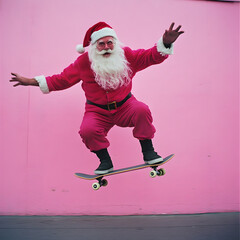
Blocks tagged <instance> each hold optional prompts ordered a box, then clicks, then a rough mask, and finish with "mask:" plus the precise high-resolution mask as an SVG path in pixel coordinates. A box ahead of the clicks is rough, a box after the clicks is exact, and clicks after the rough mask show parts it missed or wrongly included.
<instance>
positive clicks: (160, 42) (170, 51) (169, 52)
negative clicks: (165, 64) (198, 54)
mask: <svg viewBox="0 0 240 240" xmlns="http://www.w3.org/2000/svg"><path fill="white" fill-rule="evenodd" d="M157 50H158V52H160V54H161V55H163V56H165V55H172V54H173V44H171V47H170V48H166V47H165V46H164V44H163V40H162V37H161V38H160V39H159V40H158V42H157Z"/></svg>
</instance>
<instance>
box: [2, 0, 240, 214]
mask: <svg viewBox="0 0 240 240" xmlns="http://www.w3.org/2000/svg"><path fill="white" fill-rule="evenodd" d="M100 20H104V21H106V22H108V23H109V24H110V25H112V26H113V27H114V29H115V30H116V32H117V34H118V36H119V38H120V40H121V41H122V42H124V43H125V44H126V45H128V46H130V47H132V48H148V47H151V46H152V45H153V44H154V43H155V42H156V41H157V40H158V39H159V38H160V37H161V35H162V33H163V32H164V30H165V28H167V27H168V26H169V25H170V24H171V22H172V21H175V22H176V23H177V24H182V25H183V29H184V30H185V34H184V35H182V36H181V37H180V39H179V40H178V41H177V42H176V44H175V51H174V55H173V56H171V57H170V58H169V59H168V60H167V61H166V62H165V63H163V64H161V65H159V66H154V67H151V68H149V69H146V70H145V71H143V72H141V73H139V74H138V75H137V76H136V77H135V81H134V91H133V92H134V94H135V96H137V97H138V99H140V100H142V101H144V102H146V103H147V104H148V105H149V106H150V108H151V111H152V113H153V116H154V124H155V126H156V128H157V130H158V131H157V133H156V136H155V139H154V143H155V148H156V149H157V150H158V152H159V153H160V154H161V155H163V156H166V155H168V154H171V153H175V154H176V156H175V158H174V159H173V160H172V161H171V162H169V163H168V164H167V165H166V170H167V174H166V176H165V177H163V178H156V179H151V178H150V177H149V176H148V170H142V171H137V172H132V173H128V174H127V173H126V174H122V175H116V176H113V177H109V179H108V180H109V186H108V187H107V188H102V189H100V190H99V191H97V192H96V191H93V190H92V189H91V184H92V182H91V181H85V180H81V179H78V178H76V177H75V176H74V172H77V171H80V172H92V171H93V170H94V169H95V168H96V166H97V164H98V161H97V159H96V158H95V156H94V155H93V154H92V153H90V152H89V151H88V150H87V149H86V148H85V146H84V145H83V143H82V142H81V139H80V137H79V136H78V129H79V126H80V123H81V119H82V116H83V113H84V102H85V99H84V94H83V91H82V90H81V87H80V85H76V86H74V87H72V88H70V89H68V90H65V91H62V92H57V93H56V92H55V93H51V94H49V95H43V94H42V93H41V92H40V90H39V89H38V88H37V87H32V88H28V87H19V88H13V87H12V84H10V83H9V82H8V80H9V79H10V72H17V73H20V74H22V75H24V76H29V77H30V76H36V75H41V74H45V75H50V74H54V73H59V72H60V71H61V70H62V69H63V68H64V67H66V66H67V65H68V64H70V63H71V62H73V61H74V60H75V59H76V57H77V56H78V54H77V53H76V52H75V45H76V44H78V43H82V40H83V37H84V34H85V32H86V30H87V29H88V27H90V26H91V25H93V24H95V23H96V22H97V21H100ZM0 31H1V33H0V35H1V37H0V51H1V52H0V79H1V80H0V81H1V87H0V160H1V161H0V214H20V215H22V214H162V213H200V212H225V211H226V212H228V211H239V198H238V197H239V185H238V182H239V155H238V154H239V138H238V137H239V136H238V134H239V125H238V124H239V115H238V113H239V101H238V100H239V99H238V97H239V4H231V3H214V2H208V1H190V0H188V1H187V0H186V1H184V0H182V1H174V0H171V1H169V0H168V1H167V0H158V1H157V0H148V1H137V0H122V1H113V0H111V1H110V0H102V1H96V0H92V1H91V4H90V3H88V2H87V1H79V0H67V1H65V0H62V1H58V0H35V1H29V0H21V1H20V0H2V1H1V3H0ZM109 139H110V141H111V146H110V148H109V151H110V153H111V155H112V158H113V160H114V164H115V168H120V167H125V166H129V165H135V164H139V163H141V162H142V157H141V153H140V146H139V144H138V141H136V140H135V139H134V138H133V137H132V133H131V129H120V128H117V127H115V128H113V129H112V131H111V132H110V133H109ZM120 146H121V148H124V149H125V150H124V151H121V150H120Z"/></svg>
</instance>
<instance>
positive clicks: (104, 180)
mask: <svg viewBox="0 0 240 240" xmlns="http://www.w3.org/2000/svg"><path fill="white" fill-rule="evenodd" d="M107 185H108V181H107V179H103V180H102V186H103V187H106V186H107Z"/></svg>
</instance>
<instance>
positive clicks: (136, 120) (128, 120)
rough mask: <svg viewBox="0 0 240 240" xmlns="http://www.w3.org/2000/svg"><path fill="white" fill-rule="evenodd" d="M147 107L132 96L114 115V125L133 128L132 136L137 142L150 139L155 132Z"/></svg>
mask: <svg viewBox="0 0 240 240" xmlns="http://www.w3.org/2000/svg"><path fill="white" fill-rule="evenodd" d="M152 122H153V118H152V114H151V112H150V109H149V107H148V106H147V105H146V104H145V103H143V102H140V101H138V100H137V99H136V98H135V97H134V96H132V97H131V98H130V99H129V100H128V101H127V102H126V103H125V104H123V105H122V106H121V107H120V108H119V110H118V111H117V112H116V115H115V124H116V125H118V126H120V127H133V136H134V137H135V138H137V139H139V140H145V139H152V138H153V137H154V133H155V132H156V129H155V127H154V126H153V124H152Z"/></svg>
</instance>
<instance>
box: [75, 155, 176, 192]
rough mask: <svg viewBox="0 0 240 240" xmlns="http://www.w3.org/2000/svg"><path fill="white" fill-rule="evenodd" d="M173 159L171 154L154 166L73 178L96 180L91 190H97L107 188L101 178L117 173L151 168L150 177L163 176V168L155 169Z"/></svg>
mask: <svg viewBox="0 0 240 240" xmlns="http://www.w3.org/2000/svg"><path fill="white" fill-rule="evenodd" d="M173 157H174V154H171V155H169V156H167V157H165V158H164V159H163V161H162V162H159V163H155V164H146V163H143V164H140V165H136V166H131V167H127V168H121V169H117V170H113V171H111V172H109V173H106V174H99V175H98V174H97V175H96V174H95V175H91V174H85V173H75V176H77V177H79V178H82V179H86V180H94V179H96V180H98V182H97V183H93V185H92V188H93V189H94V190H98V189H99V188H100V187H102V186H107V184H108V181H107V180H106V179H103V177H107V176H111V175H115V174H119V173H124V172H130V171H135V170H139V169H143V168H147V167H151V168H152V169H153V170H152V171H151V172H150V176H151V177H156V176H163V175H164V174H165V170H164V169H163V168H160V169H157V168H158V167H159V166H161V165H163V164H165V163H167V162H168V161H169V160H171V159H172V158H173Z"/></svg>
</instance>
